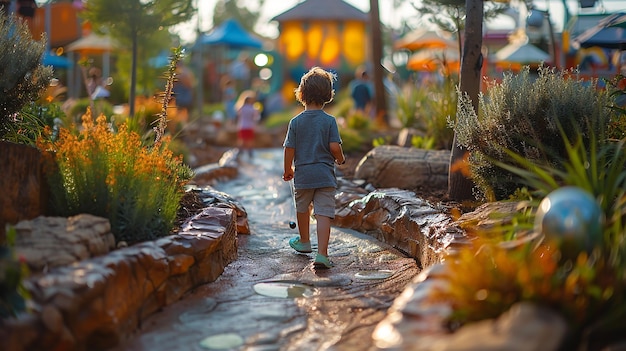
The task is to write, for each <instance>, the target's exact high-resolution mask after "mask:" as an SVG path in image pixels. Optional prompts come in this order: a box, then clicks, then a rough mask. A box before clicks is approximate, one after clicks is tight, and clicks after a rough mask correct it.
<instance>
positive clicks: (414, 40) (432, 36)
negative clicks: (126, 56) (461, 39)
mask: <svg viewBox="0 0 626 351" xmlns="http://www.w3.org/2000/svg"><path fill="white" fill-rule="evenodd" d="M393 46H394V48H395V49H396V50H397V49H407V50H412V51H414V50H421V49H427V48H433V49H434V48H441V49H443V48H448V47H458V43H457V42H456V41H454V40H453V39H452V35H451V34H450V33H443V32H439V31H430V30H424V29H418V30H414V31H412V32H409V33H407V34H406V35H404V36H403V37H402V38H400V39H399V40H398V41H396V42H395V43H394V45H393Z"/></svg>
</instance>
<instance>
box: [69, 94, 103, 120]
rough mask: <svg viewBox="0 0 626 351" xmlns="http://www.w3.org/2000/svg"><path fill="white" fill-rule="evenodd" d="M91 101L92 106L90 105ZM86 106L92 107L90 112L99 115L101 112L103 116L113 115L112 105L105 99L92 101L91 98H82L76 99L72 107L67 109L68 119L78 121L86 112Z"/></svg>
mask: <svg viewBox="0 0 626 351" xmlns="http://www.w3.org/2000/svg"><path fill="white" fill-rule="evenodd" d="M92 103H93V107H92ZM88 108H92V110H91V114H93V115H94V116H99V115H100V114H103V115H105V116H112V115H113V105H111V103H110V102H108V101H106V100H97V101H93V100H92V99H91V98H88V97H86V98H82V99H78V100H76V101H75V102H74V103H73V104H72V107H71V108H70V109H69V111H68V114H69V116H68V117H69V119H70V121H71V122H72V123H80V120H81V118H82V116H83V115H84V114H85V113H86V112H87V109H88Z"/></svg>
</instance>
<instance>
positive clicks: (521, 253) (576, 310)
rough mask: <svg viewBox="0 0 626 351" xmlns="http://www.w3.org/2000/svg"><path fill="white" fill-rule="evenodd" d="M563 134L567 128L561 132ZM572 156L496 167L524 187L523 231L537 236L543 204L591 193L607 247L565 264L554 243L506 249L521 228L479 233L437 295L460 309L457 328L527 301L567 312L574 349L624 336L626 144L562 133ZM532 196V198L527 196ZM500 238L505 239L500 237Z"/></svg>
mask: <svg viewBox="0 0 626 351" xmlns="http://www.w3.org/2000/svg"><path fill="white" fill-rule="evenodd" d="M561 130H562V128H561ZM562 138H563V145H564V146H565V150H566V156H565V157H564V158H562V159H560V161H559V164H556V165H549V164H546V163H542V162H537V161H535V160H529V159H527V158H525V157H524V156H523V155H519V154H515V153H513V152H511V151H510V150H506V151H505V152H506V153H507V155H508V156H509V159H510V160H512V161H511V162H510V163H504V162H496V166H498V167H503V168H504V169H506V170H507V171H508V172H511V173H513V174H515V175H517V176H519V177H520V179H523V183H524V184H525V188H521V189H520V190H518V192H517V193H516V194H517V196H518V197H519V198H525V199H528V202H527V204H528V205H529V206H528V207H527V208H529V209H533V210H532V211H524V212H523V213H524V215H523V217H525V220H524V219H523V218H522V223H517V228H516V229H517V230H518V231H519V230H529V229H530V228H529V224H530V223H532V222H533V219H534V218H533V217H534V213H535V210H536V209H537V207H538V204H539V202H540V201H541V199H543V198H544V197H545V196H546V195H547V194H549V193H551V192H552V191H554V190H556V189H558V188H560V187H562V186H569V185H572V186H576V187H579V188H582V189H584V190H585V191H587V192H588V193H590V194H591V195H592V196H593V197H594V198H595V199H596V201H597V202H598V204H599V205H600V208H601V209H602V211H603V212H604V217H605V221H604V226H603V231H602V242H601V243H600V244H599V245H598V246H597V247H595V248H594V249H593V250H592V251H591V253H590V254H588V253H587V252H586V251H581V252H580V253H579V254H578V256H577V257H576V258H575V259H567V260H563V259H562V258H563V256H562V255H561V254H560V250H561V248H560V246H559V245H560V244H559V243H558V242H556V241H550V239H549V238H546V239H545V240H544V242H543V243H541V245H535V244H526V245H521V246H517V247H516V248H513V249H510V248H509V249H505V248H504V246H501V245H498V244H497V242H499V241H501V240H502V239H504V240H508V239H513V238H514V237H509V236H508V235H509V234H510V233H511V229H513V227H514V226H501V227H498V226H494V227H493V228H492V229H491V230H490V231H489V232H488V233H487V232H478V233H476V234H477V235H478V236H479V240H476V241H475V244H473V245H472V246H470V247H467V248H464V249H462V250H461V251H460V252H459V255H458V256H457V257H455V259H454V260H449V261H447V262H448V264H449V268H450V271H449V274H447V275H446V279H447V280H448V282H449V284H448V288H445V289H441V290H439V291H437V292H436V293H435V294H434V299H435V300H437V301H446V302H448V303H451V304H452V306H453V310H454V312H453V314H452V316H451V318H450V323H451V324H452V325H458V324H464V323H468V322H471V321H476V320H481V319H486V318H494V317H497V316H498V315H500V314H501V313H503V312H504V311H506V310H507V309H508V308H510V307H511V306H512V305H513V304H514V303H516V302H520V301H532V302H534V303H536V304H539V305H542V306H546V307H548V308H552V309H554V310H556V311H558V312H560V313H561V314H562V315H563V316H564V317H565V318H566V320H568V321H569V322H570V324H571V327H572V330H573V332H572V333H571V334H570V335H571V336H572V339H573V340H572V341H571V343H572V345H567V346H566V348H568V349H570V348H571V349H574V348H577V347H578V344H589V343H590V342H591V341H590V340H591V339H592V338H593V337H594V335H595V336H598V335H600V337H596V338H595V339H594V342H598V339H600V340H601V341H599V342H600V343H604V342H607V341H610V337H608V336H610V335H623V333H624V331H626V328H625V327H624V326H623V324H622V323H619V321H621V320H623V319H624V318H626V307H624V306H625V303H626V242H625V240H624V239H625V237H624V235H625V234H626V221H625V220H624V219H625V218H626V168H625V166H624V165H625V164H626V139H621V140H619V141H615V140H607V139H603V138H601V136H599V137H597V136H593V135H592V136H590V137H589V138H588V139H587V141H585V137H584V136H583V135H577V136H576V137H575V139H574V140H573V141H570V140H569V139H568V138H567V137H566V136H565V133H564V132H563V133H562ZM524 189H526V190H524ZM498 231H500V233H499V234H500V235H497V234H498V233H497V232H498Z"/></svg>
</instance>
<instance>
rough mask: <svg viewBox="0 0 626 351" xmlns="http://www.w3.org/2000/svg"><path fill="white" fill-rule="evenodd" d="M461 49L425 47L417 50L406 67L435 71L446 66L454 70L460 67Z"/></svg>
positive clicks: (415, 69) (414, 69)
mask: <svg viewBox="0 0 626 351" xmlns="http://www.w3.org/2000/svg"><path fill="white" fill-rule="evenodd" d="M460 63H461V61H460V59H459V50H458V49H457V48H447V49H424V50H420V51H418V52H416V53H415V54H413V55H412V56H411V57H409V60H408V62H407V64H406V68H408V69H410V70H413V71H431V72H432V71H435V70H437V69H439V68H442V67H445V68H446V69H448V70H450V71H453V70H458V69H459V67H460Z"/></svg>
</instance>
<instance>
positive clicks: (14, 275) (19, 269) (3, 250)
mask: <svg viewBox="0 0 626 351" xmlns="http://www.w3.org/2000/svg"><path fill="white" fill-rule="evenodd" d="M14 242H15V228H9V229H8V230H7V243H6V245H5V244H0V319H3V318H8V317H11V316H16V315H17V314H18V313H20V312H22V311H25V310H26V301H27V300H28V299H29V298H30V296H29V294H28V291H27V290H26V289H25V288H24V286H23V285H22V281H23V279H24V278H25V277H26V276H28V266H27V265H26V263H24V262H21V261H20V260H19V259H17V258H16V257H15V252H14V251H13V245H14Z"/></svg>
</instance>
